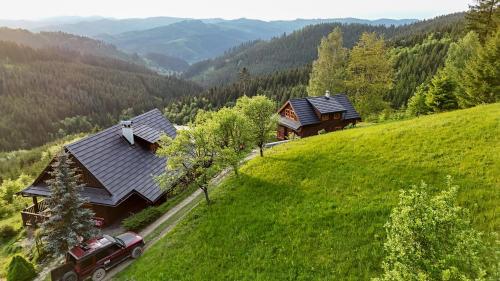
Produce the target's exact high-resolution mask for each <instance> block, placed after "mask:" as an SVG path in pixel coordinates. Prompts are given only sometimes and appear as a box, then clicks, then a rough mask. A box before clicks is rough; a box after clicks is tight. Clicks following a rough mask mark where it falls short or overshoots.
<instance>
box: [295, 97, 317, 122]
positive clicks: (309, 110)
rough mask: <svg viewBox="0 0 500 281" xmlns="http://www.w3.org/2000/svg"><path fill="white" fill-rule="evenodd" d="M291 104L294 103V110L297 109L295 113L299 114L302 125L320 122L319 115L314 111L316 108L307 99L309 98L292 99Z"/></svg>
mask: <svg viewBox="0 0 500 281" xmlns="http://www.w3.org/2000/svg"><path fill="white" fill-rule="evenodd" d="M290 104H291V105H292V108H293V111H295V115H297V118H298V119H299V123H300V125H301V126H305V125H311V124H316V123H319V122H320V121H319V119H318V116H317V115H316V113H314V108H313V107H312V105H311V104H310V103H309V102H308V101H307V99H305V98H302V99H291V100H290Z"/></svg>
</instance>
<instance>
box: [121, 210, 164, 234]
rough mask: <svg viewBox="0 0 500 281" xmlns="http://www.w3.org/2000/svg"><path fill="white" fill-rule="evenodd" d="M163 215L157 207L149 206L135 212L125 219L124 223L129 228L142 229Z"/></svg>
mask: <svg viewBox="0 0 500 281" xmlns="http://www.w3.org/2000/svg"><path fill="white" fill-rule="evenodd" d="M161 215H162V212H161V211H160V210H159V209H158V208H157V207H149V208H146V209H144V210H142V211H140V212H139V213H137V214H134V215H132V216H130V217H128V218H126V219H124V220H123V222H122V225H123V227H124V228H125V229H127V230H133V231H137V230H140V229H142V228H144V227H146V226H148V225H149V224H151V223H152V222H154V221H155V220H156V219H157V218H159V217H160V216H161Z"/></svg>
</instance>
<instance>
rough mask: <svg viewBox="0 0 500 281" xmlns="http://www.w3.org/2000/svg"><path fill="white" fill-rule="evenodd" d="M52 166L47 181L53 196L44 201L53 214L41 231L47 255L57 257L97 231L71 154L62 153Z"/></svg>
mask: <svg viewBox="0 0 500 281" xmlns="http://www.w3.org/2000/svg"><path fill="white" fill-rule="evenodd" d="M51 167H52V170H51V171H50V172H49V173H50V175H51V179H50V180H48V181H47V184H48V185H49V188H50V192H51V196H50V197H49V198H47V199H45V200H47V204H48V205H49V206H50V209H51V214H52V215H51V216H50V217H49V219H48V220H47V221H45V222H44V223H43V224H42V232H43V237H44V239H43V240H44V242H45V245H46V249H47V251H48V253H49V254H51V255H53V256H58V255H62V254H64V253H66V251H68V250H69V249H70V248H71V247H73V246H75V245H76V244H78V242H79V241H80V239H83V240H87V239H89V238H91V237H94V236H95V235H96V234H97V233H98V231H97V229H96V227H95V223H94V221H93V219H92V218H93V217H94V213H93V212H92V210H90V209H88V208H85V207H84V205H85V204H86V203H87V201H86V200H85V199H84V198H83V197H82V196H81V195H80V191H81V189H82V187H83V186H82V185H81V184H78V178H79V175H78V171H77V169H76V168H74V162H73V161H72V160H71V159H70V156H69V154H67V153H66V152H65V151H61V152H60V153H59V154H58V155H57V157H56V161H55V162H54V163H53V164H52V165H51Z"/></svg>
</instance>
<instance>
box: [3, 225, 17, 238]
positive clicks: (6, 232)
mask: <svg viewBox="0 0 500 281" xmlns="http://www.w3.org/2000/svg"><path fill="white" fill-rule="evenodd" d="M16 234H17V230H16V229H15V228H14V227H13V226H11V225H2V226H0V240H2V241H4V240H8V239H10V238H12V237H14V236H16Z"/></svg>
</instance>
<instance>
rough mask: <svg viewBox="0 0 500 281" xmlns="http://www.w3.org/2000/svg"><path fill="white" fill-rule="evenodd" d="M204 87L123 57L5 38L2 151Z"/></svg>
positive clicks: (0, 86)
mask: <svg viewBox="0 0 500 281" xmlns="http://www.w3.org/2000/svg"><path fill="white" fill-rule="evenodd" d="M200 91H201V89H200V88H199V87H198V86H196V85H195V84H194V83H191V82H189V81H184V80H181V79H178V78H175V77H164V76H160V75H157V74H154V73H152V72H151V71H148V70H147V69H145V68H144V67H140V66H137V65H135V64H129V63H126V62H124V61H121V60H114V59H109V58H103V57H95V56H87V55H85V56H84V55H81V54H79V53H75V52H71V51H68V50H61V49H50V48H49V49H40V50H35V49H32V48H29V47H24V46H18V45H16V44H14V43H9V42H0V112H1V114H0V151H6V150H13V149H19V148H29V147H33V146H38V145H42V144H44V143H46V142H47V141H50V140H54V139H56V138H58V137H60V136H64V135H66V134H72V133H78V132H81V131H89V130H91V129H92V128H93V127H94V126H100V127H106V126H109V125H111V124H114V123H115V122H117V120H118V118H119V117H120V115H123V116H130V115H134V114H138V113H141V112H143V111H146V110H148V109H152V108H154V107H159V108H163V107H164V106H165V105H166V104H168V103H169V102H170V101H172V100H174V99H176V98H180V97H184V96H186V95H192V94H197V93H199V92H200ZM124 118H126V117H124Z"/></svg>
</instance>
